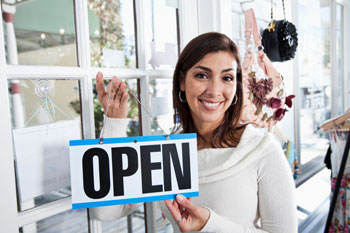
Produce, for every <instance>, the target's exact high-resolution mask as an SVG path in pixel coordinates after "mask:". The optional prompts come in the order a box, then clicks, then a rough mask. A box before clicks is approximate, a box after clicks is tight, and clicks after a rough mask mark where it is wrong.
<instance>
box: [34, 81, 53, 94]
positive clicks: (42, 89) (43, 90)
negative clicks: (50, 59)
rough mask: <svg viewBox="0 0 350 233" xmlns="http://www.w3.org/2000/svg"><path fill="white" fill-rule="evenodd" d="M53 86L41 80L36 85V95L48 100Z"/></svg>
mask: <svg viewBox="0 0 350 233" xmlns="http://www.w3.org/2000/svg"><path fill="white" fill-rule="evenodd" d="M50 89H51V85H50V83H49V81H47V80H40V81H39V82H37V83H36V84H35V94H37V95H38V96H39V97H41V98H46V97H47V96H48V94H49V92H50Z"/></svg>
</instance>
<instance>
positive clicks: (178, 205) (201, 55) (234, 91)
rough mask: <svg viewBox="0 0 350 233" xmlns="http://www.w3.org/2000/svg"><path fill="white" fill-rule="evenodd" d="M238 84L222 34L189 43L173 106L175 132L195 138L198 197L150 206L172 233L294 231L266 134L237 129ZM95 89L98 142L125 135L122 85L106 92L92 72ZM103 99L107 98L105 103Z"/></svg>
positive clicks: (105, 213) (278, 157)
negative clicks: (100, 114)
mask: <svg viewBox="0 0 350 233" xmlns="http://www.w3.org/2000/svg"><path fill="white" fill-rule="evenodd" d="M241 83H242V74H241V63H240V59H239V55H238V50H237V47H236V45H235V44H234V43H233V42H232V40H230V39H229V38H228V37H227V36H225V35H223V34H220V33H215V32H212V33H206V34H202V35H200V36H198V37H196V38H194V39H193V40H192V41H190V42H189V43H188V44H187V46H186V47H185V48H184V50H183V51H182V53H181V55H180V57H179V59H178V62H177V65H176V68H175V71H174V75H173V103H174V107H175V108H176V109H177V110H178V114H179V118H180V122H179V124H178V125H177V127H176V128H175V130H176V131H177V132H180V133H197V136H198V141H197V143H198V144H197V149H198V178H199V179H198V183H199V190H200V196H199V197H194V198H193V199H187V198H184V196H182V195H177V196H176V200H173V201H172V200H166V201H165V202H158V203H157V204H158V205H159V207H160V209H161V211H162V212H163V213H164V215H165V216H166V217H167V218H168V219H169V221H170V222H171V223H172V226H173V228H174V232H176V233H178V232H198V231H200V232H224V233H228V232H256V233H267V232H270V233H273V232H276V233H277V232H283V233H295V232H296V231H297V220H296V204H295V197H294V193H295V190H294V182H293V178H292V175H291V172H290V169H289V165H288V163H287V161H286V159H285V157H284V154H283V151H282V148H281V147H280V146H279V145H278V143H276V142H275V141H274V139H273V137H272V136H271V135H269V134H267V133H263V132H261V131H259V129H256V128H254V127H253V126H252V125H249V124H248V125H242V124H241V123H240V121H239V119H240V115H241V111H242V99H243V93H242V85H241ZM97 91H98V95H99V100H100V102H101V103H102V105H103V106H104V109H107V108H106V104H107V102H109V108H108V109H109V110H108V112H107V113H106V116H105V117H106V121H105V126H104V127H105V128H106V129H108V132H107V131H106V132H105V136H106V137H115V136H123V135H125V132H126V125H127V122H128V121H127V119H120V118H125V117H126V113H127V98H128V96H127V93H126V89H125V85H123V84H122V83H121V82H120V81H119V79H118V78H116V77H114V78H113V79H112V82H111V83H110V84H109V87H108V88H107V91H106V90H105V88H104V86H103V76H102V74H100V73H99V74H98V77H97ZM109 94H111V96H112V97H113V98H111V99H110V101H107V98H108V96H109ZM113 118H114V119H113ZM118 118H119V119H118ZM123 125H124V126H123ZM107 134H108V135H107ZM182 169H184V168H182ZM277 187H278V188H277ZM164 192H165V191H164ZM138 205H139V204H131V205H124V206H108V207H97V208H93V209H92V213H93V216H94V217H95V218H97V219H99V220H104V221H108V220H109V221H111V220H113V219H115V218H120V217H122V216H125V215H126V214H128V213H129V212H131V211H132V210H133V209H135V208H137V206H138ZM204 206H205V207H204Z"/></svg>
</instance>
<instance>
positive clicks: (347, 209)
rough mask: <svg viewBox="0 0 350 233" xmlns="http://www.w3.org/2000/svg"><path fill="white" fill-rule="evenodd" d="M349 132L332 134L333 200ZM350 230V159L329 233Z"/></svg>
mask: <svg viewBox="0 0 350 233" xmlns="http://www.w3.org/2000/svg"><path fill="white" fill-rule="evenodd" d="M348 134H349V132H331V133H330V137H331V139H330V143H331V145H330V146H331V148H332V154H331V167H332V181H331V197H330V198H331V200H332V198H333V194H334V192H335V188H336V182H337V176H338V173H339V169H340V165H341V160H342V157H343V154H344V149H345V144H346V139H347V136H348ZM349 230H350V159H349V158H348V159H347V161H346V164H345V169H344V173H343V175H342V178H341V183H340V187H339V193H338V197H337V200H336V202H335V207H334V212H333V216H332V219H331V222H330V226H329V231H328V232H329V233H337V232H349Z"/></svg>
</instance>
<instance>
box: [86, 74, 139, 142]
mask: <svg viewBox="0 0 350 233" xmlns="http://www.w3.org/2000/svg"><path fill="white" fill-rule="evenodd" d="M109 81H110V80H106V79H105V80H104V82H105V86H107V84H108V82H109ZM137 81H138V80H137V79H128V80H125V84H126V89H127V90H128V93H129V101H128V103H129V112H128V118H130V119H131V120H130V122H129V126H128V128H127V132H126V133H127V136H128V137H131V136H140V135H141V129H140V124H139V104H138V102H137V99H136V98H139V97H138V88H137ZM93 90H94V116H95V136H96V138H100V133H101V130H102V126H103V113H104V111H103V107H102V105H101V104H100V102H99V101H98V99H97V91H96V80H94V81H93Z"/></svg>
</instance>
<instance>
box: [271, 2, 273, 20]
mask: <svg viewBox="0 0 350 233" xmlns="http://www.w3.org/2000/svg"><path fill="white" fill-rule="evenodd" d="M272 20H273V0H271V22H272Z"/></svg>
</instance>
